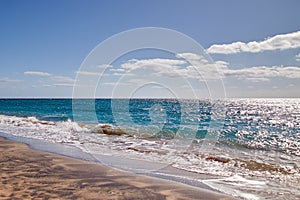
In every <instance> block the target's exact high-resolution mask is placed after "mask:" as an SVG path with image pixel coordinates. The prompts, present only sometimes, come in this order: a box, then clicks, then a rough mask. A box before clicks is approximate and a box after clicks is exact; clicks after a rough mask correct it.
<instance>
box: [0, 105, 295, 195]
mask: <svg viewBox="0 0 300 200" xmlns="http://www.w3.org/2000/svg"><path fill="white" fill-rule="evenodd" d="M91 116H94V117H91ZM103 130H110V131H113V132H117V133H121V134H114V135H107V132H105V131H103ZM0 132H3V133H6V134H10V135H13V136H17V137H25V138H31V139H38V140H42V141H47V142H50V143H59V144H64V145H71V146H74V147H76V148H79V149H81V150H82V151H84V152H86V153H89V154H91V155H93V156H94V157H95V158H99V159H100V157H101V156H100V155H102V156H114V157H116V156H117V157H122V158H128V159H131V160H138V161H142V162H143V161H145V162H146V161H147V162H152V163H156V164H157V163H159V164H158V165H153V167H152V168H151V170H152V171H157V170H158V169H161V168H163V167H165V166H172V167H174V168H176V169H180V170H182V171H186V172H189V173H195V174H205V175H208V176H209V177H210V178H208V179H205V180H194V181H202V182H203V183H204V184H206V185H208V186H209V187H211V188H214V189H216V190H219V191H222V192H225V193H228V194H230V195H233V196H236V197H238V198H241V199H284V198H285V199H297V198H300V170H299V167H300V99H229V100H226V101H209V100H176V99H131V100H126V99H114V100H111V99H97V100H84V99H81V100H76V101H72V99H2V100H0ZM102 158H103V157H101V159H102ZM101 162H103V160H101ZM123 165H124V166H123V167H124V168H126V165H127V167H128V168H132V167H134V166H135V164H129V162H128V163H127V164H126V163H123ZM185 178H192V177H185Z"/></svg>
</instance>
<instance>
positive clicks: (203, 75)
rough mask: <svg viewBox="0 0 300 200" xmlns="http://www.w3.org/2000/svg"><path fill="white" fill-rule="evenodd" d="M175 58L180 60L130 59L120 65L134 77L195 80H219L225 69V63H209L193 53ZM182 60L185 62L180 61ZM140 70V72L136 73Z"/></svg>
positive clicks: (178, 55)
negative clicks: (145, 76) (145, 75)
mask: <svg viewBox="0 0 300 200" xmlns="http://www.w3.org/2000/svg"><path fill="white" fill-rule="evenodd" d="M176 57H177V58H181V59H162V58H154V59H142V60H137V59H132V60H129V61H128V62H127V63H124V64H122V65H121V68H122V69H125V70H127V73H128V72H131V73H134V70H136V71H135V72H136V73H140V74H136V75H142V74H143V75H144V74H148V75H153V76H159V77H172V78H176V77H184V78H196V79H219V78H220V77H222V75H221V74H220V69H223V68H226V66H225V65H227V64H228V63H225V62H216V63H209V61H208V60H207V59H205V58H204V57H203V56H201V55H196V54H193V53H182V54H177V55H176ZM182 58H184V59H185V60H182ZM138 70H141V71H138Z"/></svg>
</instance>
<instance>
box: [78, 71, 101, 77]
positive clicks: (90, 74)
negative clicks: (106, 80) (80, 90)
mask: <svg viewBox="0 0 300 200" xmlns="http://www.w3.org/2000/svg"><path fill="white" fill-rule="evenodd" d="M76 73H77V74H78V75H84V76H100V75H101V73H99V72H90V71H78V72H76Z"/></svg>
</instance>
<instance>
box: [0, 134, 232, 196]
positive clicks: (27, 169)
mask: <svg viewBox="0 0 300 200" xmlns="http://www.w3.org/2000/svg"><path fill="white" fill-rule="evenodd" d="M0 149H1V150H0V174H1V182H0V198H1V199H11V198H22V199H24V198H43V199H47V198H62V199H99V198H100V199H208V200H213V199H216V200H217V199H218V200H221V199H222V200H229V199H233V198H232V197H229V196H226V195H224V194H220V193H217V192H214V191H210V190H207V189H201V188H196V187H192V186H189V185H185V184H182V183H179V182H174V181H170V180H164V179H159V178H154V177H150V176H145V175H140V174H134V173H131V172H124V171H121V170H117V169H114V168H111V167H107V166H104V165H102V164H100V163H95V162H90V161H84V160H79V159H75V158H70V157H67V156H63V155H59V154H55V153H50V152H46V151H41V150H36V149H32V148H30V147H29V146H28V145H27V144H25V143H21V142H15V141H11V140H8V139H6V138H4V137H0Z"/></svg>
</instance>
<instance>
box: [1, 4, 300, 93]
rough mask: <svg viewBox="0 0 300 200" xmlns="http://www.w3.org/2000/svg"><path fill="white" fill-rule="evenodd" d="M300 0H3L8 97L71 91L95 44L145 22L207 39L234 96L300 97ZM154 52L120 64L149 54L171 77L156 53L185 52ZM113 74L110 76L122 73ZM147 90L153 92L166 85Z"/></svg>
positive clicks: (3, 67) (109, 79)
mask: <svg viewBox="0 0 300 200" xmlns="http://www.w3.org/2000/svg"><path fill="white" fill-rule="evenodd" d="M299 7H300V2H299V1H297V0H294V1H292V0H287V1H267V0H265V1H258V0H256V1H254V0H252V1H232V0H231V1H230V0H229V1H221V0H219V1H198V0H195V1H191V0H187V1H168V0H164V1H159V0H154V1H140V0H128V1H115V0H113V1H90V0H89V1H83V0H82V1H78V0H63V1H58V0H51V1H50V0H49V1H47V0H44V1H38V0H35V1H31V0H27V1H21V0H19V1H15V0H10V1H8V0H1V1H0V27H1V28H0V30H1V32H0V91H1V93H0V97H71V96H72V87H71V86H72V85H73V84H74V80H75V78H76V74H77V73H76V72H78V70H79V67H80V65H81V64H82V62H83V61H84V59H85V58H86V56H87V55H88V54H89V53H90V51H91V50H92V49H93V48H95V47H96V46H97V45H98V44H99V43H100V42H102V41H104V40H105V39H107V38H109V37H110V36H112V35H114V34H117V33H119V32H122V31H126V30H128V29H133V28H141V27H164V28H169V29H174V30H176V31H179V32H182V33H184V34H186V35H188V36H189V37H191V38H193V39H194V40H196V41H197V42H198V43H199V44H201V45H202V46H203V48H204V49H206V51H207V53H208V54H209V55H210V56H211V58H212V59H213V60H214V62H216V63H217V66H219V65H220V67H221V68H222V69H224V76H223V77H222V79H223V80H222V81H223V82H224V86H225V89H226V94H227V96H228V97H300V93H299V89H298V88H299V87H300V72H299V69H300V47H299V46H298V45H299V42H300V38H299V37H300V34H299V33H298V31H300V20H299V19H300V12H299ZM237 42H240V43H237ZM249 42H252V43H249ZM222 45H223V46H222ZM147 53H149V52H147V51H145V52H144V53H140V54H139V53H135V54H132V55H130V56H128V57H126V56H125V57H124V58H123V60H119V61H116V62H115V63H114V66H113V67H114V71H116V69H119V71H120V72H121V71H122V72H123V73H128V71H126V70H128V69H132V68H130V67H128V65H126V62H127V61H128V60H130V59H136V61H135V63H132V61H131V64H140V63H142V64H143V63H145V62H146V61H147V62H149V63H150V64H151V65H153V69H147V70H150V71H149V73H151V72H152V73H153V74H156V75H157V74H160V75H164V76H163V77H165V75H166V72H165V71H164V69H163V70H162V71H158V70H159V69H158V68H155V66H157V63H155V62H157V61H158V60H155V59H157V58H160V59H168V60H169V61H170V60H172V61H170V62H171V63H174V61H176V60H179V58H178V56H176V55H173V57H172V56H166V55H164V54H160V53H159V52H151V53H149V57H147ZM186 53H189V52H186ZM126 59H127V60H126ZM159 62H161V61H159ZM163 63H164V64H166V60H164V61H163ZM179 63H180V62H179ZM99 64H104V63H99ZM122 64H125V65H123V67H122ZM124 66H127V68H126V70H125V68H124ZM132 66H133V65H132ZM132 66H131V67H132ZM165 67H166V68H168V69H169V68H170V69H171V68H172V67H173V68H174V69H177V68H178V66H176V65H172V64H170V63H167V65H166V66H165ZM135 69H136V68H135ZM141 69H142V70H145V68H143V67H141ZM175 71H176V70H175ZM177 72H178V73H182V71H178V70H177V71H176V73H177ZM189 73H192V72H189ZM108 75H109V76H108V77H107V79H105V81H107V83H112V82H113V81H118V78H116V77H114V76H113V74H111V73H108ZM184 76H187V77H186V78H188V79H189V80H190V81H191V82H193V81H195V80H194V79H197V77H194V76H189V75H188V74H186V75H184ZM155 80H158V79H155ZM135 84H144V82H141V81H140V82H139V83H138V82H135ZM170 84H172V83H170ZM106 86H107V87H106V88H105V89H103V87H99V89H98V91H97V94H96V95H97V96H99V97H110V95H111V92H110V91H112V90H113V89H114V85H113V84H111V85H109V84H106ZM101 88H102V89H103V90H102V89H101ZM145 90H146V91H145V92H144V93H145V94H148V96H149V97H151V96H155V95H156V94H154V93H155V92H157V91H158V90H150V89H148V90H147V89H145Z"/></svg>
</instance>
